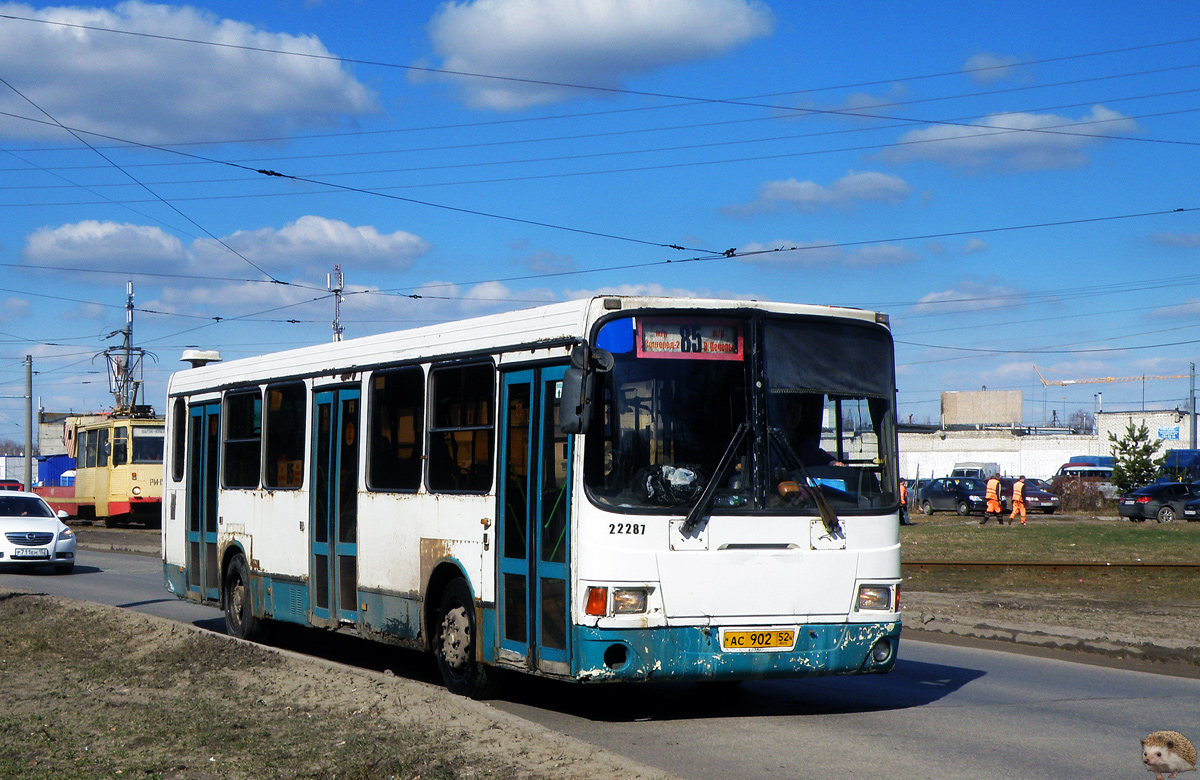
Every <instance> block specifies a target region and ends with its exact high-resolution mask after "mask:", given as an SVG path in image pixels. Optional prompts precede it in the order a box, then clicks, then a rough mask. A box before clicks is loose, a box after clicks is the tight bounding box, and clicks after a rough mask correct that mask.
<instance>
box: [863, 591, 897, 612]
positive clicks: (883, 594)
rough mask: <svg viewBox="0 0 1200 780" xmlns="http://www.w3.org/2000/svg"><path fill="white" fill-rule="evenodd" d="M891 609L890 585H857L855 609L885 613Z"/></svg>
mask: <svg viewBox="0 0 1200 780" xmlns="http://www.w3.org/2000/svg"><path fill="white" fill-rule="evenodd" d="M891 608H892V588H891V586H890V585H859V586H858V599H857V600H856V602H855V609H857V610H866V609H874V610H881V611H883V612H887V611H889V610H891Z"/></svg>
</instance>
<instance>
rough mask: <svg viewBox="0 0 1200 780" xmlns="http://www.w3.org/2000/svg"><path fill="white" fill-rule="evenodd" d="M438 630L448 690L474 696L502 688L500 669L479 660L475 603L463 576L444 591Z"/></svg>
mask: <svg viewBox="0 0 1200 780" xmlns="http://www.w3.org/2000/svg"><path fill="white" fill-rule="evenodd" d="M436 631H437V633H436V635H435V636H434V638H433V652H434V654H435V655H436V656H437V665H438V671H439V672H441V674H442V680H443V681H444V682H445V683H446V689H447V690H449V691H450V692H451V693H457V694H458V695H460V696H469V697H470V698H472V699H488V698H491V697H492V696H494V695H495V694H496V692H497V691H498V690H499V687H500V678H499V670H498V669H489V668H488V667H487V666H485V665H484V664H482V663H480V662H479V661H478V660H476V657H475V655H476V645H477V643H478V641H479V631H478V626H477V625H476V622H475V604H474V601H473V599H472V598H471V589H470V588H468V587H467V583H466V580H463V579H462V578H461V577H459V578H456V579H454V580H451V581H450V582H449V583H448V584H447V585H446V590H445V591H443V592H442V600H441V604H440V606H439V608H438V614H437V629H436Z"/></svg>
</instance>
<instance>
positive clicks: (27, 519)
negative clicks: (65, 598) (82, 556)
mask: <svg viewBox="0 0 1200 780" xmlns="http://www.w3.org/2000/svg"><path fill="white" fill-rule="evenodd" d="M66 516H67V513H66V512H59V514H58V516H55V514H54V510H52V509H51V508H50V505H49V504H47V503H46V502H45V501H44V500H43V499H42V497H41V496H39V495H37V494H35V493H3V494H0V564H5V565H17V566H53V567H54V570H55V571H56V572H58V573H59V574H70V573H71V571H72V570H73V569H74V568H75V532H74V531H72V530H71V529H70V528H68V527H67V526H66V525H65V524H63V521H62V518H64V517H66Z"/></svg>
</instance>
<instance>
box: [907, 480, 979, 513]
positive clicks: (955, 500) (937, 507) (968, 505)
mask: <svg viewBox="0 0 1200 780" xmlns="http://www.w3.org/2000/svg"><path fill="white" fill-rule="evenodd" d="M986 492H987V486H986V485H985V484H984V482H983V480H982V479H972V478H970V477H943V478H942V479H934V480H930V481H929V483H928V484H926V485H922V486H921V489H920V490H919V491H918V492H917V506H919V507H920V508H921V511H922V512H923V513H925V514H927V515H931V514H933V513H934V512H937V511H948V512H958V513H959V514H960V515H969V514H971V513H972V512H980V513H982V512H983V510H984V507H985V506H986V502H985V501H984V499H983V496H984V494H985V493H986Z"/></svg>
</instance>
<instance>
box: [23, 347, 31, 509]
mask: <svg viewBox="0 0 1200 780" xmlns="http://www.w3.org/2000/svg"><path fill="white" fill-rule="evenodd" d="M24 485H25V492H26V493H28V492H30V491H31V490H33V355H26V356H25V481H24Z"/></svg>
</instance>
